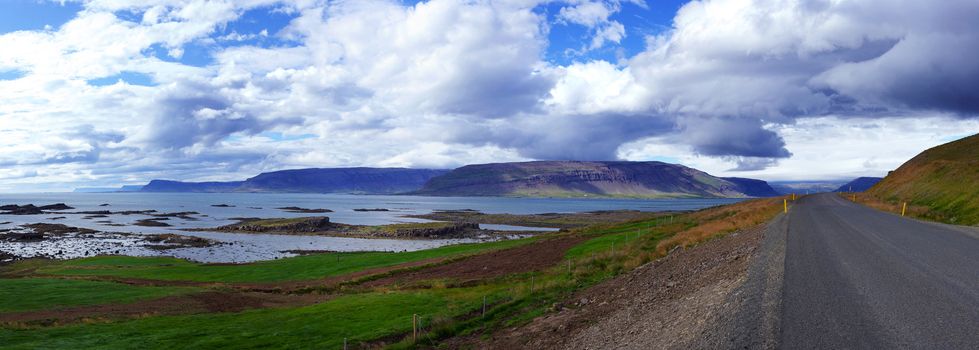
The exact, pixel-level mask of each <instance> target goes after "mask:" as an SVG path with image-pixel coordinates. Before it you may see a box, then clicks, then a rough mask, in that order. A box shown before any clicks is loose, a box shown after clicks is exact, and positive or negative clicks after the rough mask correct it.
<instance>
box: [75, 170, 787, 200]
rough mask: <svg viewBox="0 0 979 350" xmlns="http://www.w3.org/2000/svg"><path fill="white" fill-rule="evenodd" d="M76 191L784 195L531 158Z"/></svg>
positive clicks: (693, 173)
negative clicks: (443, 166) (447, 167)
mask: <svg viewBox="0 0 979 350" xmlns="http://www.w3.org/2000/svg"><path fill="white" fill-rule="evenodd" d="M99 190H101V189H78V190H76V192H132V191H139V192H196V193H227V192H248V193H256V192H259V193H260V192H270V193H271V192H279V193H353V194H414V195H424V196H506V197H577V198H581V197H595V198H601V197H617V198H750V197H772V196H778V195H779V193H778V192H777V191H776V190H775V189H773V188H772V186H769V184H768V183H767V182H765V181H762V180H755V179H746V178H738V177H716V176H713V175H710V174H708V173H706V172H703V171H700V170H697V169H693V168H690V167H686V166H683V165H678V164H670V163H663V162H654V161H653V162H628V161H533V162H516V163H492V164H475V165H467V166H463V167H461V168H458V169H454V170H442V169H408V168H368V167H358V168H315V169H295V170H282V171H274V172H268V173H262V174H259V175H258V176H255V177H252V178H249V179H246V180H243V181H227V182H183V181H173V180H153V181H150V182H149V183H148V184H146V185H145V186H125V187H123V188H120V189H105V191H99Z"/></svg>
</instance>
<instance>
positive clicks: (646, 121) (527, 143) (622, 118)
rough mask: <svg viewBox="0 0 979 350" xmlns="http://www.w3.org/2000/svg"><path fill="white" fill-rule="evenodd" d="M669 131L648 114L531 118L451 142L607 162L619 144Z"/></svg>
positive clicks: (470, 133) (476, 131)
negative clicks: (488, 144) (487, 145)
mask: <svg viewBox="0 0 979 350" xmlns="http://www.w3.org/2000/svg"><path fill="white" fill-rule="evenodd" d="M569 120H570V122H569ZM672 129H673V123H672V122H671V121H667V120H665V119H662V118H654V117H650V116H648V115H631V114H615V113H607V114H600V115H573V116H541V115H535V116H524V117H522V118H520V119H519V120H508V121H506V122H505V123H496V124H482V125H480V126H478V127H475V128H471V129H469V130H466V131H465V132H464V133H462V134H461V135H459V137H458V138H457V139H455V140H453V141H456V142H460V143H469V144H476V145H481V144H487V143H492V144H496V145H499V146H502V147H506V148H512V149H516V150H517V151H518V152H519V153H520V155H521V156H524V157H528V158H534V159H550V160H567V159H572V160H611V159H617V157H618V156H617V151H618V149H619V147H620V146H621V145H622V144H623V143H626V142H630V141H634V140H637V139H639V138H642V137H648V136H654V135H661V134H663V133H666V132H669V131H671V130H672Z"/></svg>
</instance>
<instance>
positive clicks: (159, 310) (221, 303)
mask: <svg viewBox="0 0 979 350" xmlns="http://www.w3.org/2000/svg"><path fill="white" fill-rule="evenodd" d="M326 298H328V297H326V296H319V295H306V296H295V295H280V294H262V293H240V292H219V291H209V292H202V293H194V294H187V295H176V296H169V297H163V298H159V299H152V300H145V301H138V302H135V303H129V304H104V305H92V306H80V307H71V308H65V309H59V310H43V311H28V312H19V313H9V314H0V324H21V325H45V326H50V325H59V324H65V323H72V322H77V321H81V320H93V319H94V320H108V319H119V318H131V317H146V316H160V315H186V314H198V313H215V312H238V311H243V310H248V309H255V308H264V307H280V306H292V305H302V304H309V303H314V302H317V301H322V300H325V299H326Z"/></svg>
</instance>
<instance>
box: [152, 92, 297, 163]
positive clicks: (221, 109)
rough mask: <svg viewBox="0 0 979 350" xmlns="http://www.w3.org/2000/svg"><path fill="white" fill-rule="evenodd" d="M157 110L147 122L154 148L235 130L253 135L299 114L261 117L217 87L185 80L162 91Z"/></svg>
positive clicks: (206, 140)
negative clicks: (239, 104) (286, 116)
mask: <svg viewBox="0 0 979 350" xmlns="http://www.w3.org/2000/svg"><path fill="white" fill-rule="evenodd" d="M156 105H157V106H158V108H159V110H158V111H157V112H156V115H155V116H154V117H153V121H152V123H151V124H150V125H148V126H147V129H146V131H147V134H146V141H147V142H148V144H149V145H151V146H152V147H155V148H157V149H182V148H186V147H190V146H193V145H196V144H202V145H205V146H210V145H213V144H214V143H216V142H218V141H220V140H223V139H225V138H227V137H228V136H230V135H232V134H235V133H244V134H248V135H255V134H258V133H261V132H263V131H266V130H268V129H271V128H272V127H275V126H278V125H297V124H301V123H302V119H300V118H278V119H262V118H258V117H256V116H254V115H252V114H250V113H249V112H248V111H244V110H239V109H237V108H235V106H234V105H233V103H232V101H230V100H229V99H227V98H225V97H223V96H221V95H220V89H218V88H215V87H209V86H206V85H203V84H192V83H185V84H182V85H178V86H177V88H174V89H171V90H169V91H167V92H164V95H163V97H161V98H159V99H158V100H157V101H156Z"/></svg>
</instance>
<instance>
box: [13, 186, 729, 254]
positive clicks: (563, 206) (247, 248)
mask: <svg viewBox="0 0 979 350" xmlns="http://www.w3.org/2000/svg"><path fill="white" fill-rule="evenodd" d="M736 201H738V200H736V199H656V200H631V199H550V198H503V197H419V196H372V195H345V194H280V193H276V194H257V193H220V194H208V193H43V194H0V205H5V204H18V205H24V204H35V205H38V206H40V205H47V204H54V203H66V204H68V205H69V206H72V207H75V209H73V210H68V211H65V212H78V211H102V210H108V211H112V212H120V211H141V210H156V211H157V212H159V213H170V212H198V213H199V214H197V215H192V217H193V218H194V219H195V220H185V219H180V218H170V219H169V220H166V221H163V222H166V223H167V224H170V225H172V227H141V226H135V225H133V223H134V222H136V221H137V220H140V219H147V218H151V216H148V215H140V214H135V215H118V214H113V215H108V217H106V218H92V219H85V218H83V217H84V216H85V215H79V214H62V213H59V214H43V215H0V223H2V222H10V223H9V224H3V225H0V229H7V228H16V227H17V226H19V225H23V224H30V223H40V222H45V223H60V224H64V225H68V226H75V227H82V228H89V229H93V230H98V231H105V232H125V233H135V234H154V233H177V234H182V235H189V236H198V237H204V238H209V239H214V240H217V241H220V242H224V243H225V244H220V245H217V246H213V247H207V248H178V249H171V250H166V251H156V250H151V249H147V248H144V247H140V246H139V245H138V244H136V243H133V240H134V239H133V238H129V237H124V238H120V237H115V236H114V238H113V237H108V236H106V237H103V238H100V239H82V238H74V237H63V238H59V239H53V240H46V241H42V242H0V251H5V252H8V253H13V254H16V255H20V256H50V257H55V258H76V257H81V256H91V255H97V254H123V255H132V256H154V255H166V256H175V257H179V258H185V259H190V260H195V261H204V262H247V261H256V260H268V259H274V258H280V257H287V256H293V255H295V254H293V253H288V252H286V251H289V250H329V251H414V250H421V249H429V248H435V247H439V246H444V245H449V244H457V243H464V242H475V241H479V239H446V240H391V239H360V238H341V237H315V236H284V235H257V234H234V233H217V232H185V231H180V229H184V228H207V227H216V226H221V225H226V224H231V223H234V222H235V220H234V219H232V218H236V217H260V218H273V217H301V216H328V217H330V220H331V221H333V222H338V223H344V224H355V225H382V224H391V223H398V222H419V221H425V220H419V219H411V218H405V217H403V216H404V215H410V214H427V213H430V212H432V211H433V210H458V209H473V210H478V211H482V212H485V213H512V214H539V213H549V212H550V213H561V212H563V213H567V212H582V211H594V210H616V209H634V210H642V211H665V210H694V209H700V208H705V207H709V206H715V205H721V204H727V203H733V202H736ZM103 204H108V206H102V205H103ZM214 205H228V206H229V207H215V206H214ZM288 206H295V207H302V208H309V209H330V210H333V212H330V213H323V214H301V213H289V212H286V211H282V210H279V209H276V208H279V207H288ZM358 208H369V209H374V208H382V209H387V210H388V211H355V210H354V209H358ZM56 217H65V218H64V219H57V220H54V219H53V218H56ZM98 221H109V222H111V223H99V222H98ZM117 225H118V226H117ZM480 226H481V227H483V228H487V229H494V230H501V231H504V230H506V231H523V230H540V231H552V230H553V229H539V228H538V229H532V228H524V227H520V226H512V225H488V224H481V225H480ZM487 239H488V238H487ZM58 252H60V253H58Z"/></svg>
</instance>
